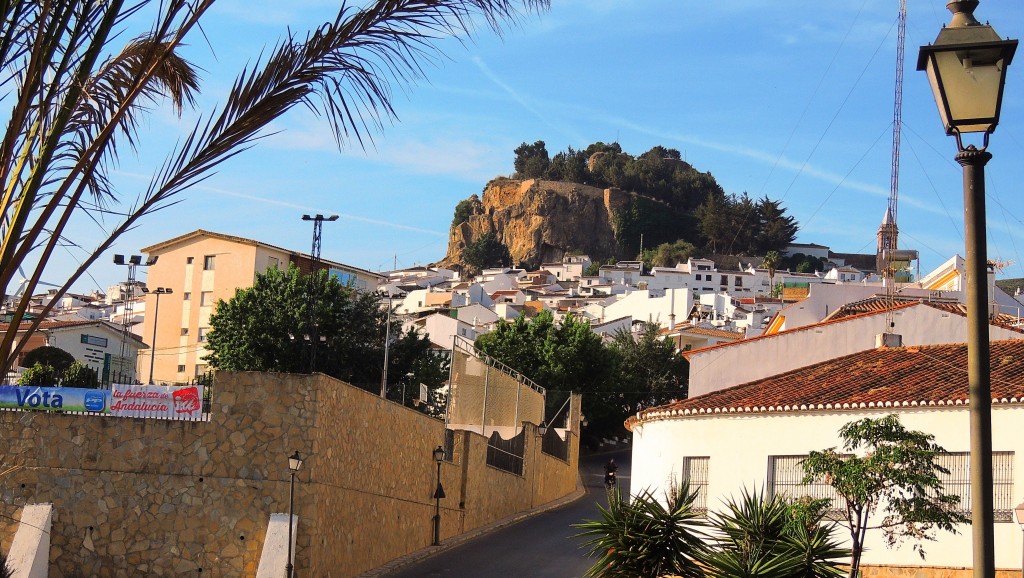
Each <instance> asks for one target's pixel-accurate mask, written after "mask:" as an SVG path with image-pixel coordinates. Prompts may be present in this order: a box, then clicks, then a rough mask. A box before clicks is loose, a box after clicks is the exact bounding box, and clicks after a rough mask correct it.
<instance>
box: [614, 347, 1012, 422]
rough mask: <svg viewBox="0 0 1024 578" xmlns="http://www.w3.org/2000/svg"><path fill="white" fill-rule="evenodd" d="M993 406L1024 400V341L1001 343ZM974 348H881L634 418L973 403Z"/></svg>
mask: <svg viewBox="0 0 1024 578" xmlns="http://www.w3.org/2000/svg"><path fill="white" fill-rule="evenodd" d="M989 351H990V353H991V360H992V362H991V371H992V373H991V388H992V402H993V403H1024V340H1009V341H993V342H992V344H991V347H990V349H989ZM967 400H968V391H967V346H966V345H965V344H954V345H929V346H920V347H895V348H879V349H872V350H868V351H862V352H860V353H854V354H852V355H847V356H844V357H838V358H836V359H831V360H829V361H825V362H822V363H817V364H814V365H809V366H807V367H802V368H800V369H794V370H792V371H787V372H785V373H781V374H779V375H773V376H771V377H766V378H763V379H759V380H756V381H751V382H749V383H744V384H741V385H737V386H734V387H730V388H727V389H723V390H720V391H715V392H711V393H708V394H705V395H701V396H697V397H694V398H691V399H685V400H682V401H678V402H675V403H671V404H668V405H663V406H660V407H655V408H651V409H648V410H645V411H642V412H640V413H639V414H638V415H637V416H636V417H634V418H630V422H631V423H632V424H636V423H642V422H644V421H649V420H654V419H665V418H671V417H676V416H686V415H702V414H704V415H706V414H718V413H758V412H795V411H814V410H844V409H864V408H875V407H878V408H881V407H920V406H954V405H967Z"/></svg>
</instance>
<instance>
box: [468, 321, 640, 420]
mask: <svg viewBox="0 0 1024 578" xmlns="http://www.w3.org/2000/svg"><path fill="white" fill-rule="evenodd" d="M475 347H476V349H477V350H478V351H480V352H482V353H486V354H487V355H490V356H491V357H493V358H495V359H497V360H498V361H501V362H502V363H504V364H505V365H508V366H509V367H511V368H512V369H515V370H516V371H518V372H520V373H522V374H523V375H525V376H526V377H528V378H530V379H532V380H534V381H536V382H537V383H538V384H540V385H541V386H542V387H545V388H548V389H550V390H552V391H575V392H581V393H583V394H584V395H583V408H582V409H583V414H584V415H586V416H587V419H588V420H589V421H590V426H589V429H591V430H592V431H611V430H613V429H614V430H616V431H617V429H621V427H622V422H623V420H625V419H626V417H628V414H627V412H626V411H625V410H624V409H623V407H622V406H621V404H616V403H612V402H610V401H609V400H608V394H607V391H606V390H607V387H608V384H609V383H610V380H612V379H614V375H615V363H616V360H615V359H614V356H612V355H609V351H608V349H607V348H606V347H605V346H604V344H603V343H602V342H601V337H600V336H599V335H597V334H596V333H594V332H593V331H592V330H591V329H590V324H589V323H588V322H587V321H586V320H584V319H581V318H578V317H575V316H573V315H569V316H567V317H566V318H565V319H564V320H563V321H562V323H561V324H556V323H555V321H554V316H553V315H552V314H551V312H550V311H542V312H541V313H540V314H538V315H537V316H536V317H535V318H534V319H533V320H527V319H525V316H519V317H517V318H516V319H515V321H512V322H508V321H504V320H499V321H498V324H497V326H496V327H495V329H494V330H493V331H491V332H490V333H485V334H484V335H481V336H480V337H478V338H477V340H476V342H475Z"/></svg>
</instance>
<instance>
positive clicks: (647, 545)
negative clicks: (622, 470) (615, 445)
mask: <svg viewBox="0 0 1024 578" xmlns="http://www.w3.org/2000/svg"><path fill="white" fill-rule="evenodd" d="M696 499H697V492H696V491H691V490H690V486H689V484H688V483H686V482H684V483H682V484H680V485H678V487H675V488H672V489H671V490H669V491H668V492H666V495H665V500H664V501H662V500H659V499H657V498H656V497H654V496H653V495H651V493H650V492H642V493H640V494H639V495H637V496H633V498H632V500H629V501H627V500H625V499H624V498H623V497H622V494H620V493H619V489H618V488H615V489H614V490H612V491H611V492H610V493H609V495H608V507H607V508H604V507H603V506H601V505H600V504H598V506H597V507H598V509H599V510H600V512H601V518H600V519H598V520H587V521H584V522H582V523H580V524H575V525H574V527H576V528H579V529H580V530H582V531H581V532H580V533H579V534H578V535H579V536H583V537H586V538H588V540H587V541H586V542H584V543H583V547H584V548H589V549H590V555H591V556H592V557H596V558H597V562H595V563H594V565H593V566H591V567H590V569H589V570H588V571H587V573H586V574H585V576H588V577H594V578H605V577H608V578H620V577H621V578H637V577H643V578H648V577H650V578H657V577H659V576H669V575H672V576H679V577H682V578H698V577H701V576H704V571H703V569H702V567H701V565H702V560H703V558H704V555H705V551H706V548H707V546H706V545H705V543H704V540H705V538H706V536H707V534H706V526H707V525H706V523H705V522H704V520H703V519H702V517H701V514H700V512H698V511H697V510H696V509H695V508H694V507H693V504H694V502H695V501H696Z"/></svg>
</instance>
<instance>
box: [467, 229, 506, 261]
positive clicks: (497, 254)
mask: <svg viewBox="0 0 1024 578" xmlns="http://www.w3.org/2000/svg"><path fill="white" fill-rule="evenodd" d="M462 260H463V261H464V262H465V263H466V265H468V266H469V267H470V268H472V269H473V270H476V271H480V270H482V269H486V268H488V267H498V266H508V265H511V264H512V254H511V253H510V252H509V250H508V247H506V246H505V244H504V243H502V242H501V241H500V240H498V236H497V235H495V234H494V232H493V231H489V232H487V233H484V234H483V235H481V236H480V238H478V239H477V240H475V241H473V242H472V243H470V244H469V245H466V250H465V251H463V252H462Z"/></svg>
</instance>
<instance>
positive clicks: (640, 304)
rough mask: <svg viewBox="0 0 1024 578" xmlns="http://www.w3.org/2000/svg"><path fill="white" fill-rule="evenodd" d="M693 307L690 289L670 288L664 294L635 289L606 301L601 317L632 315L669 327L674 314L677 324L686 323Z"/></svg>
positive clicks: (638, 319) (635, 319)
mask: <svg viewBox="0 0 1024 578" xmlns="http://www.w3.org/2000/svg"><path fill="white" fill-rule="evenodd" d="M589 309H590V310H591V311H593V309H592V308H589ZM691 309H693V294H691V293H690V291H689V290H688V289H668V290H666V291H665V292H664V294H661V292H660V291H659V292H654V291H650V290H647V291H633V292H632V293H630V294H629V295H625V296H624V297H622V298H621V299H619V300H617V301H615V302H606V304H605V305H604V307H603V308H602V309H601V316H600V318H601V319H602V320H604V319H608V320H611V319H619V318H622V317H630V318H632V319H633V320H634V321H649V322H652V323H657V324H659V325H661V326H662V327H668V326H669V325H670V324H671V322H672V320H673V317H672V315H673V314H674V315H675V318H674V323H675V324H677V325H681V324H683V323H685V322H686V320H687V316H688V315H689V313H690V310H691Z"/></svg>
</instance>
